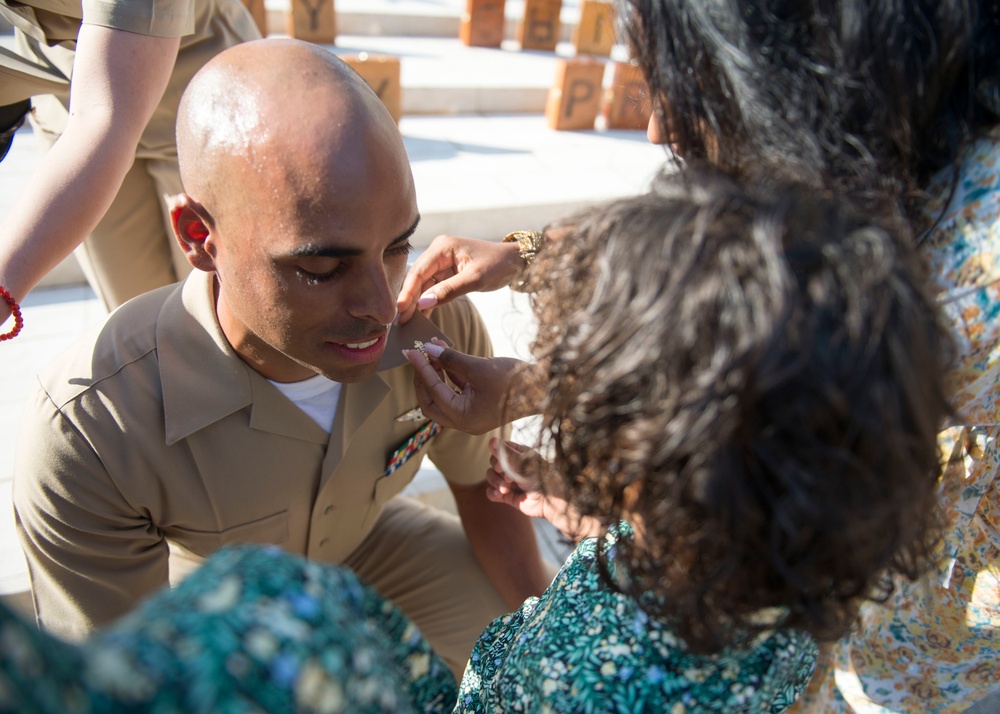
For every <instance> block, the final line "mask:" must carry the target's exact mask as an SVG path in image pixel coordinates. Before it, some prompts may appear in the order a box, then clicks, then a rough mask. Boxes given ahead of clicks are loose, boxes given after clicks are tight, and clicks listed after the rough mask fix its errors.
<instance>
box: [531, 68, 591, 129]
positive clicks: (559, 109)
mask: <svg viewBox="0 0 1000 714" xmlns="http://www.w3.org/2000/svg"><path fill="white" fill-rule="evenodd" d="M603 81H604V62H601V61H599V60H594V59H590V58H586V57H578V58H576V59H568V60H559V61H558V62H557V63H556V82H555V85H554V86H553V87H552V88H551V89H549V97H548V102H547V103H546V105H545V116H546V118H547V119H548V123H549V127H550V128H552V129H593V128H594V120H596V119H597V114H598V112H600V110H601V96H602V94H603V90H602V86H601V85H602V83H603Z"/></svg>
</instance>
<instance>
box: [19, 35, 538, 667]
mask: <svg viewBox="0 0 1000 714" xmlns="http://www.w3.org/2000/svg"><path fill="white" fill-rule="evenodd" d="M177 138H178V150H179V158H180V165H181V174H182V179H183V182H184V187H185V190H186V193H184V194H182V195H181V196H179V197H178V198H177V200H176V202H175V204H174V206H173V210H172V218H173V224H174V231H175V233H176V236H177V239H178V241H179V243H180V245H181V247H182V249H183V251H184V253H185V255H186V256H187V259H188V261H189V262H190V263H191V265H192V266H194V268H196V270H195V271H194V272H193V273H192V274H191V276H190V277H189V278H188V279H186V280H185V281H184V282H183V283H181V284H180V285H179V286H170V287H166V288H162V289H160V290H157V291H153V292H151V293H148V294H146V295H142V296H140V297H138V298H136V299H134V300H132V301H130V302H129V303H127V304H126V305H124V306H123V307H122V308H120V309H119V310H118V311H116V312H115V313H113V314H112V315H111V316H110V317H109V318H108V320H107V322H106V323H105V324H104V325H103V326H102V327H101V328H100V329H99V330H97V331H96V332H95V333H94V334H92V335H90V336H89V337H87V338H86V339H85V340H84V341H83V342H81V343H80V344H78V345H77V346H76V347H74V348H73V349H72V350H71V351H70V353H69V354H67V355H65V356H64V357H63V358H61V359H60V360H58V361H57V362H56V363H55V364H54V365H52V366H51V367H50V368H48V369H46V370H45V372H44V373H43V374H42V375H41V376H40V377H39V385H38V388H37V389H36V390H35V394H34V398H33V399H31V400H30V405H29V407H28V409H27V411H26V413H25V415H24V417H23V420H22V429H21V433H20V437H19V440H18V450H17V459H16V462H17V465H16V467H15V477H14V503H15V509H16V513H17V526H18V531H19V535H20V538H21V542H22V545H23V547H24V551H25V555H26V556H27V560H28V567H29V572H30V575H31V583H32V590H33V595H34V603H35V610H36V614H37V616H38V619H39V621H40V623H41V624H42V625H44V626H45V627H46V628H48V629H50V630H52V631H54V632H56V633H58V634H60V635H63V636H68V637H70V638H75V637H79V636H81V635H83V634H84V633H86V632H87V631H88V630H89V629H91V628H92V627H93V626H95V625H97V624H100V623H104V622H107V621H109V620H111V619H113V618H115V617H117V616H118V615H120V614H122V613H124V612H125V611H127V610H128V609H130V608H131V607H132V606H133V605H134V604H135V603H136V601H137V600H138V599H140V598H141V597H143V596H144V595H146V594H148V593H150V592H152V591H154V590H156V589H157V588H159V587H161V586H162V585H164V584H166V583H167V582H168V578H169V579H170V580H171V581H176V580H177V579H178V578H180V577H182V576H183V575H184V574H185V572H187V571H189V570H190V569H191V567H192V566H194V565H196V564H197V563H199V562H200V561H201V559H203V558H204V557H205V556H207V555H208V554H210V553H211V552H212V551H214V550H216V549H218V548H219V547H221V546H223V545H227V544H231V543H245V542H252V543H273V544H275V545H278V546H281V547H282V548H285V549H287V550H289V551H292V552H295V553H301V554H304V555H307V556H309V557H311V558H314V559H317V560H321V561H326V562H330V563H344V564H347V565H349V566H350V567H352V568H353V569H354V570H355V571H356V572H357V573H358V574H359V575H360V576H361V577H362V578H363V579H365V580H367V581H369V582H370V583H372V584H373V585H374V586H375V587H376V588H377V589H379V590H380V591H381V592H382V593H383V594H384V595H386V596H388V597H390V598H392V599H393V600H395V601H396V602H397V603H398V604H399V605H400V607H401V608H402V609H403V610H404V611H405V612H406V613H407V614H408V615H409V616H410V617H411V618H412V619H413V620H414V621H415V622H416V623H417V624H418V626H419V627H420V628H421V630H423V632H424V634H425V635H426V636H427V638H428V640H429V641H430V642H431V643H432V645H434V646H435V648H436V649H437V650H438V651H439V652H440V653H441V654H442V655H443V656H444V657H445V658H446V659H447V660H448V661H449V664H451V666H452V667H453V669H455V670H456V671H457V672H460V671H461V670H462V668H463V666H464V663H465V661H466V658H467V657H468V654H469V652H470V650H471V648H472V645H473V642H474V641H475V639H476V638H477V636H478V635H479V633H480V632H481V631H482V629H483V628H484V627H485V626H486V625H487V624H488V623H489V622H490V620H491V619H492V618H494V617H496V616H497V615H499V614H501V613H503V612H506V611H508V610H509V609H511V608H513V607H515V606H517V605H519V604H520V602H521V601H522V600H523V599H524V598H525V597H527V596H528V595H532V594H537V593H540V592H541V591H542V590H543V589H544V588H545V585H546V578H545V573H544V570H543V567H542V564H541V560H540V558H539V555H538V550H537V545H536V543H535V540H534V535H533V532H532V530H531V526H530V523H529V522H527V521H526V520H524V519H523V518H522V517H521V516H520V515H519V514H517V513H516V512H515V511H514V509H510V508H506V507H504V506H502V505H495V504H492V503H490V502H489V501H488V500H487V499H486V497H485V485H484V482H483V478H484V476H485V472H486V469H487V466H488V461H489V455H488V451H487V437H486V436H484V437H474V436H469V435H466V434H463V433H461V432H457V431H452V430H448V429H439V427H438V425H436V424H434V423H433V422H429V421H428V420H427V419H426V418H425V417H424V416H423V415H422V414H421V413H420V411H419V409H417V399H416V395H415V393H414V389H413V379H412V378H413V374H412V369H411V368H410V367H409V365H408V364H407V363H406V362H405V360H404V359H403V357H402V355H401V353H400V347H403V346H412V344H413V341H414V340H415V339H423V340H427V339H429V338H430V337H431V336H432V335H434V334H437V333H439V331H440V332H443V333H444V334H445V335H447V336H448V337H449V338H450V339H451V340H453V341H454V342H455V343H456V346H457V347H458V348H459V349H461V350H462V351H466V352H472V353H475V354H480V355H489V354H490V351H491V350H490V344H489V339H488V337H487V334H486V331H485V328H484V326H483V324H482V322H481V320H480V319H479V316H478V315H477V314H476V312H475V310H474V309H473V307H472V306H471V305H470V304H469V303H467V302H456V303H455V304H453V305H448V306H446V307H443V308H441V309H439V310H437V311H435V313H434V324H432V323H431V322H429V321H422V322H421V321H416V322H411V323H407V325H406V326H405V327H404V328H402V331H400V328H394V327H390V325H391V324H392V322H393V320H394V318H395V313H396V296H397V293H398V292H399V290H400V287H401V285H402V281H403V275H404V273H405V271H406V255H407V253H408V252H409V250H410V243H409V238H410V235H411V234H412V233H413V231H414V229H415V228H416V226H417V221H418V220H419V215H418V212H417V206H416V199H415V192H414V186H413V178H412V175H411V173H410V168H409V164H408V162H407V158H406V153H405V151H404V147H403V143H402V140H401V138H400V135H399V132H398V131H397V129H396V126H395V124H394V123H393V121H392V119H391V117H390V116H389V114H388V112H386V110H385V109H384V107H383V106H382V104H381V102H380V101H379V100H378V98H377V97H376V95H375V94H374V92H372V91H371V89H370V88H369V87H368V85H367V84H365V82H364V81H363V80H361V79H360V78H359V77H358V76H357V75H356V74H355V73H354V72H353V71H352V70H350V69H349V68H347V67H346V65H344V64H343V63H342V62H340V61H339V60H338V59H336V58H335V57H334V56H333V55H332V54H330V53H329V52H327V51H325V50H323V49H321V48H318V47H316V46H314V45H310V44H306V43H301V42H296V41H294V40H287V41H283V40H263V41H259V42H252V43H248V44H244V45H240V46H237V47H235V48H233V49H230V50H228V51H226V52H224V53H223V54H221V55H219V56H218V57H217V58H216V59H215V60H213V61H212V62H210V63H209V64H208V65H206V67H205V68H203V69H202V70H201V71H200V72H199V73H198V75H196V77H195V78H194V80H193V81H192V83H191V85H190V86H189V88H188V89H187V91H186V93H185V95H184V98H183V100H182V102H181V107H180V113H179V115H178V137H177ZM425 454H426V455H428V456H429V457H430V458H432V459H433V461H434V463H435V464H436V465H437V466H438V467H439V468H440V469H441V471H442V472H443V473H444V475H445V477H446V479H447V480H448V483H449V485H450V486H451V490H452V492H453V494H454V496H455V501H456V503H457V506H458V513H459V515H460V517H461V521H459V519H456V518H453V517H450V516H448V515H447V514H444V513H442V512H439V511H436V510H433V509H429V508H426V507H423V506H421V505H419V504H417V503H416V502H414V501H411V500H407V499H403V498H401V497H398V496H397V494H398V493H399V492H400V491H401V490H402V489H403V488H404V487H405V486H406V484H407V483H408V482H409V481H410V480H411V479H412V477H413V475H414V474H415V473H416V471H417V468H418V466H419V463H420V461H421V458H422V457H423V456H424V455H425ZM463 526H464V533H463Z"/></svg>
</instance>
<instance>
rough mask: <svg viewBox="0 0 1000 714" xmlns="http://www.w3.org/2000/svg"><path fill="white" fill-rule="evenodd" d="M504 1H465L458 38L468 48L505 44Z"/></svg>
mask: <svg viewBox="0 0 1000 714" xmlns="http://www.w3.org/2000/svg"><path fill="white" fill-rule="evenodd" d="M503 8H504V0H465V14H464V15H462V23H461V25H459V28H458V38H459V39H460V40H461V41H462V44H464V45H466V46H468V47H499V46H500V43H501V42H503Z"/></svg>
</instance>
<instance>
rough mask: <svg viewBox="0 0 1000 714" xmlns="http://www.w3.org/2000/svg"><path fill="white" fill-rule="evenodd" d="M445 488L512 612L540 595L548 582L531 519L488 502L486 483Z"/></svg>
mask: <svg viewBox="0 0 1000 714" xmlns="http://www.w3.org/2000/svg"><path fill="white" fill-rule="evenodd" d="M448 485H449V486H450V487H451V492H452V494H453V495H454V496H455V504H456V506H457V507H458V515H459V517H460V518H461V519H462V527H463V528H464V529H465V537H466V538H468V539H469V545H470V546H472V552H473V553H475V554H476V560H477V561H479V565H480V567H481V568H482V569H483V571H484V572H485V573H486V575H487V577H488V578H489V579H490V582H491V583H493V586H494V587H495V588H496V589H497V591H498V592H499V593H500V595H501V596H502V597H503V599H504V601H505V602H506V603H507V605H508V606H510V608H511V610H516V609H517V608H519V607H520V606H521V604H522V603H523V602H524V601H525V599H526V598H529V597H532V596H537V595H541V594H542V592H543V591H544V590H545V588H547V587H548V585H549V581H550V580H551V578H550V577H549V576H548V575H547V574H546V570H545V566H544V565H543V564H542V557H541V554H540V553H539V550H538V540H537V539H536V538H535V530H534V527H533V526H532V523H531V519H530V518H528V517H527V516H525V515H523V514H521V513H519V512H518V511H516V510H514V509H513V508H509V507H507V506H506V505H504V504H502V503H494V502H492V501H490V500H489V499H487V498H486V488H487V483H486V482H485V481H483V482H481V483H478V484H474V485H471V486H462V485H458V484H453V483H450V482H449V484H448Z"/></svg>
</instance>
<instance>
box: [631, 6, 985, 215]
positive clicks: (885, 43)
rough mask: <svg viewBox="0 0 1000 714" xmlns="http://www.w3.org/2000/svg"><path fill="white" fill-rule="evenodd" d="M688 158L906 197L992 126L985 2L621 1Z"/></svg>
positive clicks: (659, 117)
mask: <svg viewBox="0 0 1000 714" xmlns="http://www.w3.org/2000/svg"><path fill="white" fill-rule="evenodd" d="M619 7H620V9H621V13H620V16H621V19H622V26H623V30H624V35H625V39H626V41H627V42H628V44H629V46H630V48H631V51H632V54H633V56H634V57H635V58H636V60H637V61H638V62H639V64H640V66H641V68H642V70H643V72H644V73H645V75H646V77H647V79H648V80H649V84H650V87H651V92H652V94H653V98H654V106H655V107H656V112H654V119H653V122H654V124H656V125H657V126H658V128H659V131H660V133H661V135H663V136H665V137H669V138H670V140H671V141H672V142H673V143H674V144H675V145H677V147H678V149H679V153H681V155H682V156H684V157H685V158H690V159H695V160H708V161H711V162H712V163H714V164H716V165H717V166H719V167H720V168H723V169H724V170H726V171H728V172H730V173H736V174H738V175H756V174H760V175H765V176H778V177H781V178H783V179H788V180H795V181H800V182H804V183H807V184H810V185H814V186H825V187H828V188H838V189H843V188H846V189H849V190H850V191H851V193H853V194H854V195H856V196H858V197H859V198H860V199H861V200H863V201H867V200H869V199H871V198H873V197H878V196H886V195H888V196H890V197H891V199H892V200H893V201H898V200H899V199H901V198H902V199H905V197H906V195H907V193H908V192H911V191H913V190H914V189H915V188H919V187H922V186H924V185H925V184H926V182H927V180H928V179H929V178H930V176H931V175H932V174H933V173H934V172H935V171H937V170H939V169H940V168H942V167H943V166H945V165H947V164H948V163H950V162H951V161H953V160H954V158H955V156H956V154H957V152H958V148H959V146H960V144H961V143H962V141H963V140H964V139H965V138H967V137H968V136H969V135H970V134H971V133H972V132H974V131H975V130H976V129H978V128H980V127H981V126H984V125H990V124H995V123H997V121H998V120H1000V99H998V95H1000V41H998V40H997V38H998V37H1000V3H997V2H996V1H995V0H896V1H894V2H887V1H886V0H833V1H832V2H827V1H824V2H820V1H819V0H735V1H733V0H621V1H620V3H619Z"/></svg>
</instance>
